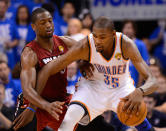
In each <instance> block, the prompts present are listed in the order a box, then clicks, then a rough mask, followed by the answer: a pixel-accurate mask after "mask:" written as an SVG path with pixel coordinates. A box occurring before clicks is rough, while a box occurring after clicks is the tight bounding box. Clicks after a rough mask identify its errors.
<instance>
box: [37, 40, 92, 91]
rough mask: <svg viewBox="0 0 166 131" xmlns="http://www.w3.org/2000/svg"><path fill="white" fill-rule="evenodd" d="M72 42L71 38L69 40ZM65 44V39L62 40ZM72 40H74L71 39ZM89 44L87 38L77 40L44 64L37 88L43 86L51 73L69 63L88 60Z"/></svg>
mask: <svg viewBox="0 0 166 131" xmlns="http://www.w3.org/2000/svg"><path fill="white" fill-rule="evenodd" d="M69 41H70V42H72V39H70V40H69ZM64 42H65V44H67V43H66V42H67V41H64ZM73 42H76V41H74V40H73ZM89 51H90V50H89V44H88V40H87V38H85V39H83V40H81V41H79V42H78V43H77V44H75V45H74V46H72V47H71V48H70V49H69V51H68V52H67V53H65V54H64V55H62V56H60V57H58V58H57V59H55V60H52V61H51V62H50V63H48V64H47V65H45V66H44V67H43V69H42V70H41V71H40V72H39V75H38V80H37V88H39V87H40V88H41V89H42V88H43V87H44V86H45V84H46V82H47V80H48V78H49V77H50V76H51V75H54V74H56V73H57V72H59V71H61V70H63V69H64V68H66V67H67V65H69V64H70V63H72V62H73V61H77V60H80V59H81V60H86V61H89V53H90V52H89Z"/></svg>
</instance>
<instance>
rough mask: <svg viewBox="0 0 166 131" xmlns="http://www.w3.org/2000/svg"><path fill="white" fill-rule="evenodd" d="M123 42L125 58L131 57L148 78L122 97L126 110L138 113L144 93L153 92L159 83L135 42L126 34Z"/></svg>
mask: <svg viewBox="0 0 166 131" xmlns="http://www.w3.org/2000/svg"><path fill="white" fill-rule="evenodd" d="M122 42H123V44H122V52H123V56H124V57H125V59H130V60H131V61H132V63H133V64H134V66H135V68H136V69H137V71H138V72H139V73H140V75H142V77H143V78H144V80H146V82H145V84H144V85H143V86H141V87H139V88H136V89H135V91H134V92H132V93H131V94H129V95H128V96H126V97H124V98H122V100H123V101H125V102H126V103H125V106H124V110H127V112H128V113H130V112H131V111H133V112H137V115H138V114H139V110H140V104H141V102H142V100H143V95H148V94H151V93H153V92H154V91H155V90H156V89H157V88H158V84H157V82H156V79H155V78H154V76H153V75H152V73H151V71H150V69H149V67H148V65H147V64H146V63H145V61H144V60H143V59H142V57H141V55H140V53H139V51H138V49H137V47H136V45H135V43H134V42H133V41H132V40H131V39H129V38H128V37H127V36H125V35H124V36H123V41H122Z"/></svg>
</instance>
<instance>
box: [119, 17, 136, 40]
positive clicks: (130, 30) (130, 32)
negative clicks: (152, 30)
mask: <svg viewBox="0 0 166 131" xmlns="http://www.w3.org/2000/svg"><path fill="white" fill-rule="evenodd" d="M136 31H137V26H136V23H135V22H134V21H132V20H126V21H124V22H123V25H122V32H123V33H124V34H125V35H127V36H128V37H129V38H131V39H132V38H133V37H135V36H136Z"/></svg>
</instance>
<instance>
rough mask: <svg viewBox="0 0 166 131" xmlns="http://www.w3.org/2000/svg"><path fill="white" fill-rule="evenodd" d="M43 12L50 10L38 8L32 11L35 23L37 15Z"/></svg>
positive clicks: (32, 19)
mask: <svg viewBox="0 0 166 131" xmlns="http://www.w3.org/2000/svg"><path fill="white" fill-rule="evenodd" d="M43 12H48V11H47V10H46V9H44V8H37V9H35V10H34V11H33V12H32V16H31V21H32V23H33V24H34V23H35V22H36V17H37V15H38V14H40V13H43Z"/></svg>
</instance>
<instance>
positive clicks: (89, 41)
mask: <svg viewBox="0 0 166 131" xmlns="http://www.w3.org/2000/svg"><path fill="white" fill-rule="evenodd" d="M87 41H88V47H89V58H88V59H89V60H88V61H89V62H91V45H90V40H89V36H87Z"/></svg>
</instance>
